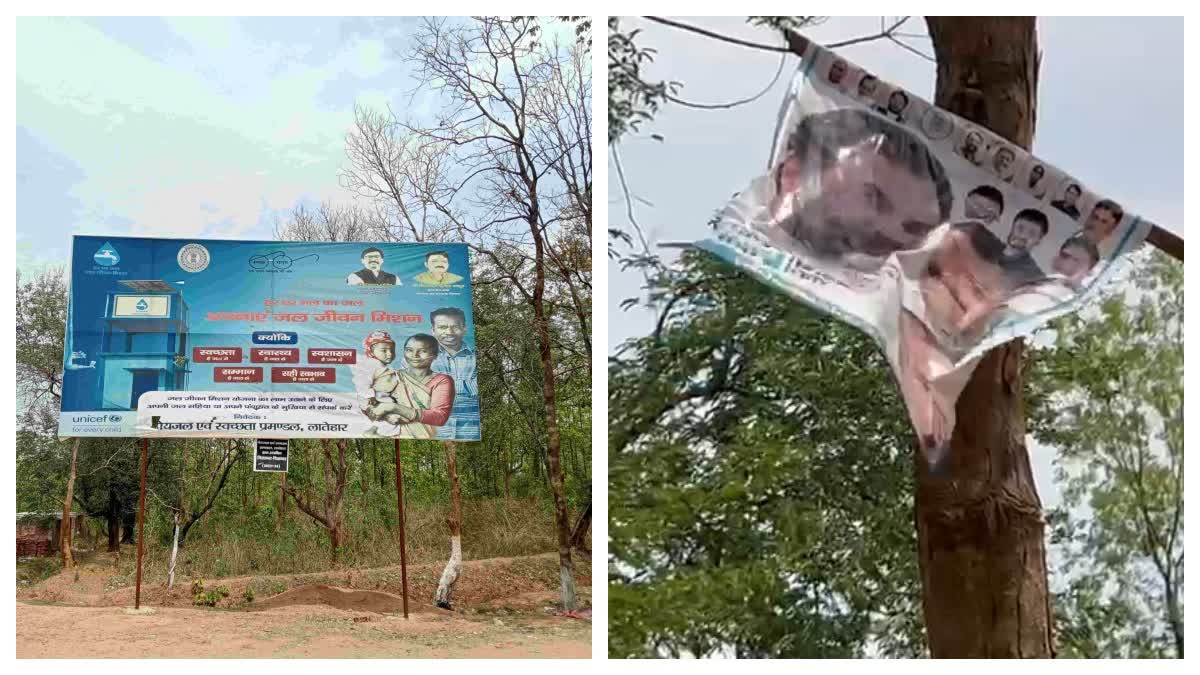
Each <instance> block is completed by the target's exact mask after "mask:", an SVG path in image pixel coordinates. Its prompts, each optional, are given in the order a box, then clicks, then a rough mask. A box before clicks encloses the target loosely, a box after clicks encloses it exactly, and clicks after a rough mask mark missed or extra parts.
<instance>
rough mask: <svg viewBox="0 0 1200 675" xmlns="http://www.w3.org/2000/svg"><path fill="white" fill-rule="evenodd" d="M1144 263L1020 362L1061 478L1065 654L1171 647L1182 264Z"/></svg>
mask: <svg viewBox="0 0 1200 675" xmlns="http://www.w3.org/2000/svg"><path fill="white" fill-rule="evenodd" d="M1142 261H1143V262H1144V264H1136V265H1135V266H1134V269H1135V271H1134V273H1133V277H1132V281H1133V290H1131V291H1130V292H1129V293H1126V294H1118V295H1114V296H1113V297H1110V298H1108V299H1107V300H1106V301H1105V302H1104V303H1103V304H1102V305H1101V306H1100V307H1099V309H1098V311H1095V312H1087V313H1083V314H1078V315H1073V316H1070V317H1067V318H1064V319H1061V320H1059V321H1058V322H1056V323H1055V324H1054V325H1053V326H1052V328H1051V330H1052V331H1053V332H1054V333H1055V337H1056V339H1055V341H1054V344H1053V346H1052V347H1049V348H1046V349H1041V350H1037V351H1036V352H1035V358H1034V359H1033V360H1032V363H1031V373H1032V377H1031V378H1030V382H1031V388H1032V392H1033V393H1032V395H1031V399H1032V401H1033V402H1034V405H1033V406H1031V411H1030V412H1031V414H1030V421H1031V429H1032V431H1033V433H1034V435H1035V436H1036V437H1038V438H1039V439H1040V440H1042V441H1043V442H1045V443H1048V444H1051V445H1053V446H1054V447H1055V448H1056V449H1057V450H1058V455H1057V457H1056V460H1055V466H1056V478H1057V480H1058V481H1059V482H1060V484H1061V485H1062V486H1063V503H1062V505H1061V506H1060V507H1059V508H1058V509H1057V510H1056V511H1055V513H1053V514H1052V518H1051V522H1053V523H1054V524H1055V528H1054V540H1055V542H1056V543H1057V544H1059V546H1060V547H1061V549H1062V552H1063V558H1064V563H1063V565H1062V568H1061V569H1060V570H1059V572H1060V574H1062V575H1063V577H1065V580H1066V584H1065V589H1064V590H1063V591H1061V592H1060V593H1059V594H1058V597H1057V604H1058V606H1059V612H1058V629H1059V647H1060V650H1061V652H1060V653H1061V654H1062V655H1064V656H1078V657H1107V658H1112V657H1140V658H1147V657H1163V656H1175V657H1178V658H1183V527H1184V518H1183V265H1181V264H1179V263H1177V262H1175V261H1173V260H1171V259H1169V258H1167V256H1165V255H1164V254H1161V253H1154V254H1153V255H1152V256H1145V257H1144V258H1142Z"/></svg>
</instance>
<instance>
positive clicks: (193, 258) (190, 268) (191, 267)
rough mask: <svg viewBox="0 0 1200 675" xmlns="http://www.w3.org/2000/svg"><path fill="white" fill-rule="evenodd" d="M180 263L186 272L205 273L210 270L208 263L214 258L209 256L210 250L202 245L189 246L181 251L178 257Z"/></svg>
mask: <svg viewBox="0 0 1200 675" xmlns="http://www.w3.org/2000/svg"><path fill="white" fill-rule="evenodd" d="M176 259H177V260H178V261H179V266H180V267H181V268H183V270H184V271H185V272H203V271H204V270H205V269H207V268H208V263H209V262H210V261H211V260H212V257H211V256H210V255H209V254H208V249H206V248H204V246H202V245H200V244H188V245H186V246H184V247H183V248H181V249H179V255H178V256H176Z"/></svg>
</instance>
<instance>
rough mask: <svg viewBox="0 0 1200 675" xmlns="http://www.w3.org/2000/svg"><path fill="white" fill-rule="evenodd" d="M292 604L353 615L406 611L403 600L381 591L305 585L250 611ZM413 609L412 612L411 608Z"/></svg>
mask: <svg viewBox="0 0 1200 675" xmlns="http://www.w3.org/2000/svg"><path fill="white" fill-rule="evenodd" d="M291 605H328V606H330V607H334V608H336V609H345V610H350V611H352V612H374V613H376V614H390V613H392V612H402V611H404V599H403V598H401V597H400V596H398V595H392V594H391V593H383V592H380V591H358V590H348V589H345V588H334V587H333V586H325V585H324V584H318V585H315V586H304V587H301V588H294V589H292V590H290V591H284V592H283V593H280V594H279V595H274V596H271V597H270V598H267V599H266V600H263V601H262V602H259V603H255V605H254V606H253V607H251V608H249V609H250V611H261V610H264V609H275V608H277V607H289V606H291ZM410 605H411V603H410ZM410 609H412V607H411V606H410Z"/></svg>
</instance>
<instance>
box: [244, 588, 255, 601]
mask: <svg viewBox="0 0 1200 675" xmlns="http://www.w3.org/2000/svg"><path fill="white" fill-rule="evenodd" d="M242 599H243V600H245V601H246V602H247V603H252V602H254V587H253V586H246V590H244V591H242Z"/></svg>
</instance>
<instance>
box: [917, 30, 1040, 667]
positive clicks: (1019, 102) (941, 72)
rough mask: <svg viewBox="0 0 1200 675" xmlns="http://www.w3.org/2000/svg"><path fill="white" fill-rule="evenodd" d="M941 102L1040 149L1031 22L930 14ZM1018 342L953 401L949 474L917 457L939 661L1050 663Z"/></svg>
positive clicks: (992, 355) (929, 616)
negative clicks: (954, 422) (1035, 142)
mask: <svg viewBox="0 0 1200 675" xmlns="http://www.w3.org/2000/svg"><path fill="white" fill-rule="evenodd" d="M927 23H928V25H929V34H930V37H931V38H932V40H933V49H934V53H935V55H936V57H937V90H936V94H935V102H936V103H937V105H938V106H939V107H942V108H945V109H947V110H950V111H952V112H955V113H957V114H958V115H960V116H962V117H964V118H966V119H968V120H970V121H972V122H975V123H977V124H979V125H980V126H982V127H985V128H987V129H990V130H991V131H993V132H995V133H996V134H998V135H1000V136H1001V137H1003V138H1005V139H1008V140H1009V141H1010V142H1012V143H1013V144H1015V145H1018V146H1020V147H1022V148H1026V149H1028V148H1030V147H1031V145H1032V142H1033V135H1034V126H1035V120H1036V106H1037V77H1038V61H1039V55H1038V49H1037V35H1036V29H1035V24H1034V19H1033V18H1032V17H1003V18H1001V17H967V18H961V17H928V18H927ZM1022 352H1023V344H1022V342H1021V341H1020V340H1014V341H1012V342H1009V343H1008V344H1005V345H1002V346H1001V347H998V348H996V349H994V350H992V351H991V352H989V353H988V354H987V355H985V356H984V357H983V359H982V360H981V361H980V363H979V365H978V366H977V367H976V369H975V372H974V373H973V374H972V376H971V379H970V381H969V382H968V384H967V386H966V388H965V389H964V391H963V393H962V396H961V397H960V398H959V400H958V405H957V408H956V412H957V417H958V422H957V426H956V427H955V430H954V436H953V439H952V441H951V450H950V455H949V459H948V467H947V469H946V471H944V472H943V473H941V474H939V475H936V476H935V475H931V474H930V473H929V472H928V471H927V469H926V466H925V463H924V460H923V459H921V457H920V455H919V453H918V458H917V461H916V464H917V468H916V471H917V494H916V520H917V542H918V555H919V560H920V567H921V579H922V585H923V606H924V615H925V625H926V629H927V633H928V639H929V649H930V653H931V655H932V656H934V657H950V658H972V657H985V658H997V657H1052V656H1054V643H1053V639H1052V636H1051V627H1052V625H1053V621H1052V615H1051V609H1050V597H1049V594H1048V592H1047V582H1046V546H1045V522H1044V520H1043V518H1042V505H1041V501H1040V499H1039V498H1038V495H1037V488H1036V485H1035V484H1034V481H1033V473H1032V471H1031V469H1030V462H1029V453H1028V450H1027V449H1026V447H1025V413H1024V401H1023V396H1022V380H1021V363H1022Z"/></svg>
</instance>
